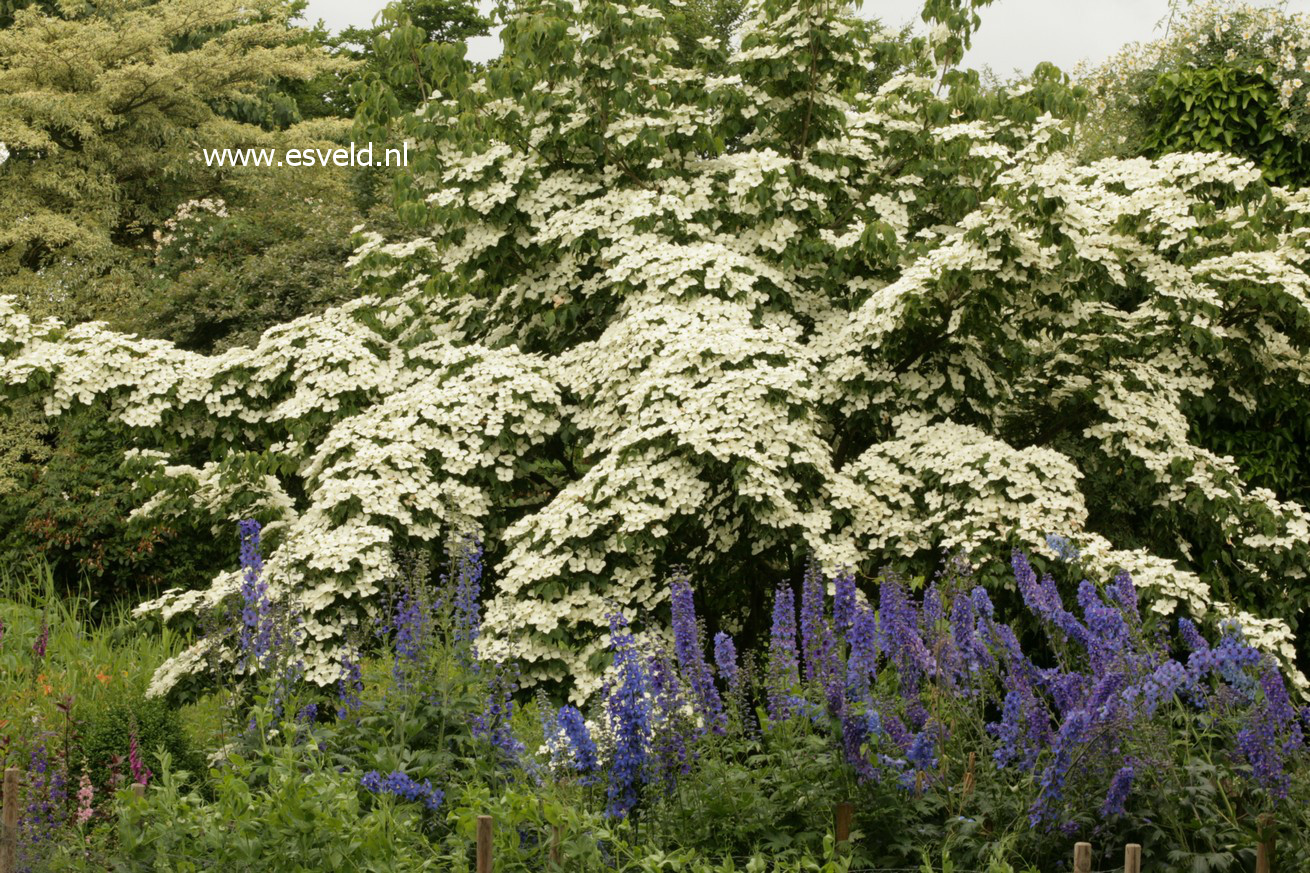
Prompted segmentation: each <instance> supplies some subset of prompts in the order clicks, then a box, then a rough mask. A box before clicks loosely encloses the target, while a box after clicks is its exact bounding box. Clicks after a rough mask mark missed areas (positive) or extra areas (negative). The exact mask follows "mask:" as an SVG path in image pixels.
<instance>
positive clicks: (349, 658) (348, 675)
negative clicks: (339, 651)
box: [337, 652, 364, 719]
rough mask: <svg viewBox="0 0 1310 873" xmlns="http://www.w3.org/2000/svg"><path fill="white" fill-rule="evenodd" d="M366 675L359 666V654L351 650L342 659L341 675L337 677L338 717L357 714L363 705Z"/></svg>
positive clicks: (342, 717)
mask: <svg viewBox="0 0 1310 873" xmlns="http://www.w3.org/2000/svg"><path fill="white" fill-rule="evenodd" d="M363 691H364V676H363V673H362V672H361V670H360V667H359V655H358V653H356V652H349V653H347V654H346V656H345V657H344V658H342V659H341V675H340V676H338V677H337V718H339V719H344V718H348V717H350V716H352V715H354V714H355V712H356V711H358V710H359V707H360V705H361V701H360V695H361V694H362V693H363Z"/></svg>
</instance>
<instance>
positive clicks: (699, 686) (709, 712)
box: [669, 575, 728, 734]
mask: <svg viewBox="0 0 1310 873" xmlns="http://www.w3.org/2000/svg"><path fill="white" fill-rule="evenodd" d="M669 600H670V603H671V605H672V611H673V646H674V652H675V654H676V655H677V658H678V666H679V667H680V668H681V669H682V675H683V677H684V678H686V680H687V684H688V685H689V686H690V687H691V693H692V697H693V700H694V702H695V705H696V709H697V712H698V713H699V714H700V717H701V718H702V719H704V721H705V725H706V726H707V727H708V728H709V729H710V730H712V731H714V732H715V733H717V734H722V733H724V732H725V731H726V730H727V727H728V720H727V716H726V715H725V713H724V711H723V700H722V698H720V697H719V691H718V689H717V688H715V687H714V675H713V674H712V673H711V672H710V665H709V664H708V663H707V662H706V661H705V651H704V647H703V645H702V643H701V633H700V626H699V625H698V624H697V622H696V605H695V601H694V599H693V597H692V591H691V582H690V581H689V580H688V579H687V577H686V576H685V575H676V576H674V577H673V578H672V579H671V580H670V582H669Z"/></svg>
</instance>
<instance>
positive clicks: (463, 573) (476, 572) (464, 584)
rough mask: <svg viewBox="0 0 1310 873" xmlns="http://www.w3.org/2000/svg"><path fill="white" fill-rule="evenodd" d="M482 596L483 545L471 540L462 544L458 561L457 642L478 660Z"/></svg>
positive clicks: (456, 575)
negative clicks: (477, 648) (463, 645)
mask: <svg viewBox="0 0 1310 873" xmlns="http://www.w3.org/2000/svg"><path fill="white" fill-rule="evenodd" d="M481 596H482V543H481V542H479V541H478V539H477V538H476V537H473V536H467V537H465V538H464V539H463V540H461V542H460V548H459V551H458V553H457V556H456V561H455V630H454V636H455V642H457V643H463V644H465V645H467V646H468V650H469V654H470V656H472V657H476V656H477V654H476V643H477V639H478V634H479V633H480V632H481V624H482V619H481V615H480V612H479V610H480V607H479V601H480V598H481Z"/></svg>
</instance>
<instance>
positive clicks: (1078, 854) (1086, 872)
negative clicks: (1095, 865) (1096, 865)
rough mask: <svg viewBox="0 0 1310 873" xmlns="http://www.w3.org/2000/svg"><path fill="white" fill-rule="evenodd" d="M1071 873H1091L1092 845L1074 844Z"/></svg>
mask: <svg viewBox="0 0 1310 873" xmlns="http://www.w3.org/2000/svg"><path fill="white" fill-rule="evenodd" d="M1073 873H1092V844H1091V843H1074V846H1073Z"/></svg>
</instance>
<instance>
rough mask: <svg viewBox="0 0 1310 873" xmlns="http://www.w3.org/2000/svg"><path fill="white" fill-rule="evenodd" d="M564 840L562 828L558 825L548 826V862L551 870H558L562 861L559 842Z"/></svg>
mask: <svg viewBox="0 0 1310 873" xmlns="http://www.w3.org/2000/svg"><path fill="white" fill-rule="evenodd" d="M563 842H564V829H563V828H562V827H560V826H559V825H551V826H550V864H551V869H552V870H558V869H559V867H560V864H561V863H562V850H561V844H562V843H563Z"/></svg>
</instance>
